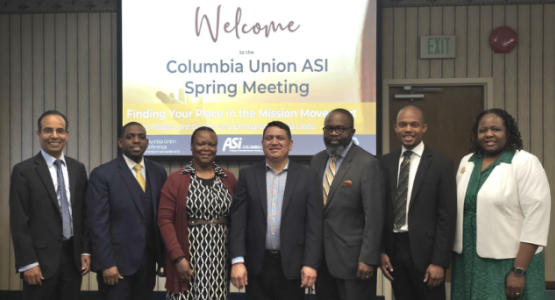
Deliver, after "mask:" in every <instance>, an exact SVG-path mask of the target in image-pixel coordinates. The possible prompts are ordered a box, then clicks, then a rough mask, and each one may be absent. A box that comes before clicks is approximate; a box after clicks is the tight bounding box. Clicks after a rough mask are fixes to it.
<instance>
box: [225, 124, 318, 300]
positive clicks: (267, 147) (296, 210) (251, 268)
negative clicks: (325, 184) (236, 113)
mask: <svg viewBox="0 0 555 300" xmlns="http://www.w3.org/2000/svg"><path fill="white" fill-rule="evenodd" d="M262 148H263V150H264V155H265V158H266V159H265V160H264V161H261V162H259V163H257V164H254V165H253V166H251V167H248V168H244V169H241V171H239V183H238V185H237V189H236V190H235V196H234V197H233V202H232V204H231V213H230V219H231V220H230V221H231V232H230V237H229V240H230V245H231V250H230V256H231V257H232V264H233V266H232V269H231V282H232V283H233V285H235V286H236V287H237V288H242V287H244V286H246V290H247V291H246V292H247V297H248V298H249V299H262V300H266V299H267V300H271V299H276V300H290V299H297V300H303V299H304V294H305V288H307V287H310V286H312V285H313V284H314V281H315V280H316V276H317V271H316V270H317V269H318V266H319V264H320V258H321V253H322V245H321V242H322V201H321V199H322V192H321V189H320V188H319V184H318V179H317V177H316V174H315V173H314V172H313V171H311V170H309V169H307V168H305V167H303V166H300V165H298V164H297V163H295V162H293V161H291V160H289V151H291V149H292V148H293V140H292V139H291V131H290V129H289V126H287V125H286V124H284V123H282V122H279V121H273V122H270V123H268V125H267V126H266V128H265V129H264V133H263V137H262ZM247 283H248V285H247Z"/></svg>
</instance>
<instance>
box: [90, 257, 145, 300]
mask: <svg viewBox="0 0 555 300" xmlns="http://www.w3.org/2000/svg"><path fill="white" fill-rule="evenodd" d="M93 259H94V258H93ZM122 277H123V279H120V280H119V282H118V283H117V284H115V285H107V284H105V283H104V277H103V276H102V271H99V272H98V273H97V274H96V279H97V281H98V290H99V291H100V294H101V295H102V297H103V298H104V299H106V300H131V299H133V300H152V294H153V292H152V291H153V290H154V286H155V285H156V257H155V256H154V255H152V254H151V253H150V251H149V250H148V249H145V250H144V253H143V258H142V260H141V265H140V266H139V268H138V269H137V272H135V274H132V275H127V276H124V275H122Z"/></svg>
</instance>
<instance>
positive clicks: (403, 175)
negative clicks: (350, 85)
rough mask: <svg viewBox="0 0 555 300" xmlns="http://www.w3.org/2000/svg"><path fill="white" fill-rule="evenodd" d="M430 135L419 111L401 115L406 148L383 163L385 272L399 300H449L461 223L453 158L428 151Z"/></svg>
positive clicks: (414, 109) (399, 125)
mask: <svg viewBox="0 0 555 300" xmlns="http://www.w3.org/2000/svg"><path fill="white" fill-rule="evenodd" d="M427 129H428V126H427V125H426V123H424V115H423V113H422V111H421V110H420V109H419V108H417V107H415V106H407V107H405V108H403V109H401V110H400V111H399V114H398V115H397V123H396V124H395V132H396V133H397V136H398V137H399V139H400V140H401V143H402V145H403V146H402V148H401V149H399V150H397V151H394V152H392V153H389V154H387V155H384V156H383V157H382V158H381V161H382V166H383V169H384V177H385V179H386V186H387V221H386V226H385V229H384V230H385V231H384V237H385V239H384V240H385V253H382V264H381V267H380V268H381V270H382V272H383V273H384V275H385V276H386V277H387V278H389V280H391V283H392V285H393V292H394V294H395V299H398V300H404V299H426V300H428V299H445V284H444V281H443V280H444V276H445V268H447V267H449V264H450V262H451V249H452V247H453V239H454V236H455V221H456V218H457V214H456V211H457V195H456V186H455V171H454V168H453V163H452V162H451V160H450V159H449V158H448V157H446V156H444V155H441V154H439V153H437V152H434V151H432V150H430V148H428V147H426V146H424V142H422V137H423V135H424V133H425V132H426V130H427ZM393 279H395V280H393Z"/></svg>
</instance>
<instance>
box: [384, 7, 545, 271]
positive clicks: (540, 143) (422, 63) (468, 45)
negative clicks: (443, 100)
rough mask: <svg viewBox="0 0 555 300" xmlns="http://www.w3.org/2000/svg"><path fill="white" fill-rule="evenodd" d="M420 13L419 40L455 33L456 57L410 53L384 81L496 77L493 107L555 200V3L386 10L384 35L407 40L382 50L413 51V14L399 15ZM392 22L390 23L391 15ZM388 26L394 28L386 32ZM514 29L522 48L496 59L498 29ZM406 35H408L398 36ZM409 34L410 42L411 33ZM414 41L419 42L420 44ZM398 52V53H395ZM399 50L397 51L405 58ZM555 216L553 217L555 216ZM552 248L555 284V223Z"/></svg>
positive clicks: (386, 63) (519, 47) (399, 40)
mask: <svg viewBox="0 0 555 300" xmlns="http://www.w3.org/2000/svg"><path fill="white" fill-rule="evenodd" d="M402 9H406V10H407V11H409V10H410V11H411V12H413V13H416V14H417V16H416V19H417V20H418V29H417V32H418V36H421V35H437V34H445V35H447V34H452V33H454V34H455V35H456V39H457V53H456V55H457V56H456V58H455V59H434V60H424V59H418V57H417V56H416V55H414V53H412V52H409V51H406V52H405V55H406V56H405V57H403V58H398V56H397V55H396V56H394V57H393V62H390V61H384V69H383V72H382V78H383V79H424V78H450V77H453V76H454V77H456V78H478V77H491V78H493V82H494V106H495V107H501V108H504V109H506V110H507V111H508V112H509V113H511V114H512V115H513V116H514V117H515V118H516V119H517V122H518V124H519V127H520V131H521V134H522V139H523V142H524V149H525V150H527V151H530V152H532V153H533V154H535V155H536V156H537V157H538V158H539V159H540V160H541V161H542V163H543V165H544V168H545V170H546V173H547V176H548V179H549V182H550V186H551V191H552V194H553V193H555V157H554V156H553V155H548V154H550V153H554V152H555V139H554V138H553V133H552V130H551V129H552V128H555V117H554V116H555V101H553V99H555V84H554V83H555V56H553V55H552V53H553V51H554V49H555V30H553V28H555V19H554V18H553V16H555V5H553V4H534V5H494V6H489V5H486V6H458V7H454V8H453V7H431V8H430V7H418V8H414V9H413V8H402V7H397V8H384V9H383V16H384V27H383V29H384V32H383V35H384V37H385V36H386V35H388V34H391V33H392V31H390V30H391V29H390V27H389V26H394V27H403V28H407V30H406V34H407V36H399V35H397V34H394V36H393V37H392V39H393V41H390V40H388V42H387V43H384V44H383V45H382V52H383V53H384V54H385V53H390V52H391V51H392V50H393V49H392V48H390V47H391V45H393V46H394V47H397V45H400V44H402V45H405V47H406V48H407V49H408V48H411V47H413V45H409V43H410V41H412V40H414V38H413V36H412V35H414V33H413V31H414V29H408V28H409V27H413V26H414V25H413V23H414V18H415V17H414V16H410V17H409V16H407V17H406V18H401V17H400V15H401V14H400V13H397V12H398V11H400V10H402ZM390 16H391V17H393V18H394V19H393V20H392V21H390V20H388V19H387V18H388V17H390ZM385 24H393V25H388V26H385ZM499 26H509V27H511V28H513V29H514V30H515V31H516V32H517V34H518V45H517V46H516V48H515V49H513V51H511V52H510V53H507V54H503V53H494V52H493V51H492V49H491V48H490V46H489V36H490V33H491V31H492V30H493V29H495V28H497V27H499ZM396 33H398V34H401V33H402V32H396ZM409 34H410V35H411V36H408V35H409ZM414 43H416V42H414ZM395 51H397V49H395ZM401 52H402V51H397V52H396V53H401ZM397 60H399V61H401V62H402V63H403V64H404V65H406V66H414V65H416V66H418V70H417V72H416V73H415V72H414V71H413V70H411V69H410V68H406V69H405V74H404V76H403V74H401V75H400V74H399V70H398V69H397V68H395V71H394V72H389V71H386V66H387V67H389V66H390V65H395V66H396V65H398V64H399V62H398V61H397ZM554 216H555V214H554V213H552V218H553V217H554ZM551 224H552V226H551V230H550V233H549V243H548V247H547V248H546V250H545V258H546V263H545V266H546V280H547V281H555V258H554V257H555V246H553V245H554V244H555V222H553V221H552V222H551Z"/></svg>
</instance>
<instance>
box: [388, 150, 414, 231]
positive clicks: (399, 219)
mask: <svg viewBox="0 0 555 300" xmlns="http://www.w3.org/2000/svg"><path fill="white" fill-rule="evenodd" d="M412 153H413V152H412V151H405V153H403V156H404V158H403V162H401V167H400V168H399V180H398V181H397V195H396V196H395V202H394V203H393V204H394V208H393V209H394V213H395V220H394V224H395V229H400V228H401V227H403V225H405V221H406V219H407V194H408V190H409V174H410V156H411V155H412Z"/></svg>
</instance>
